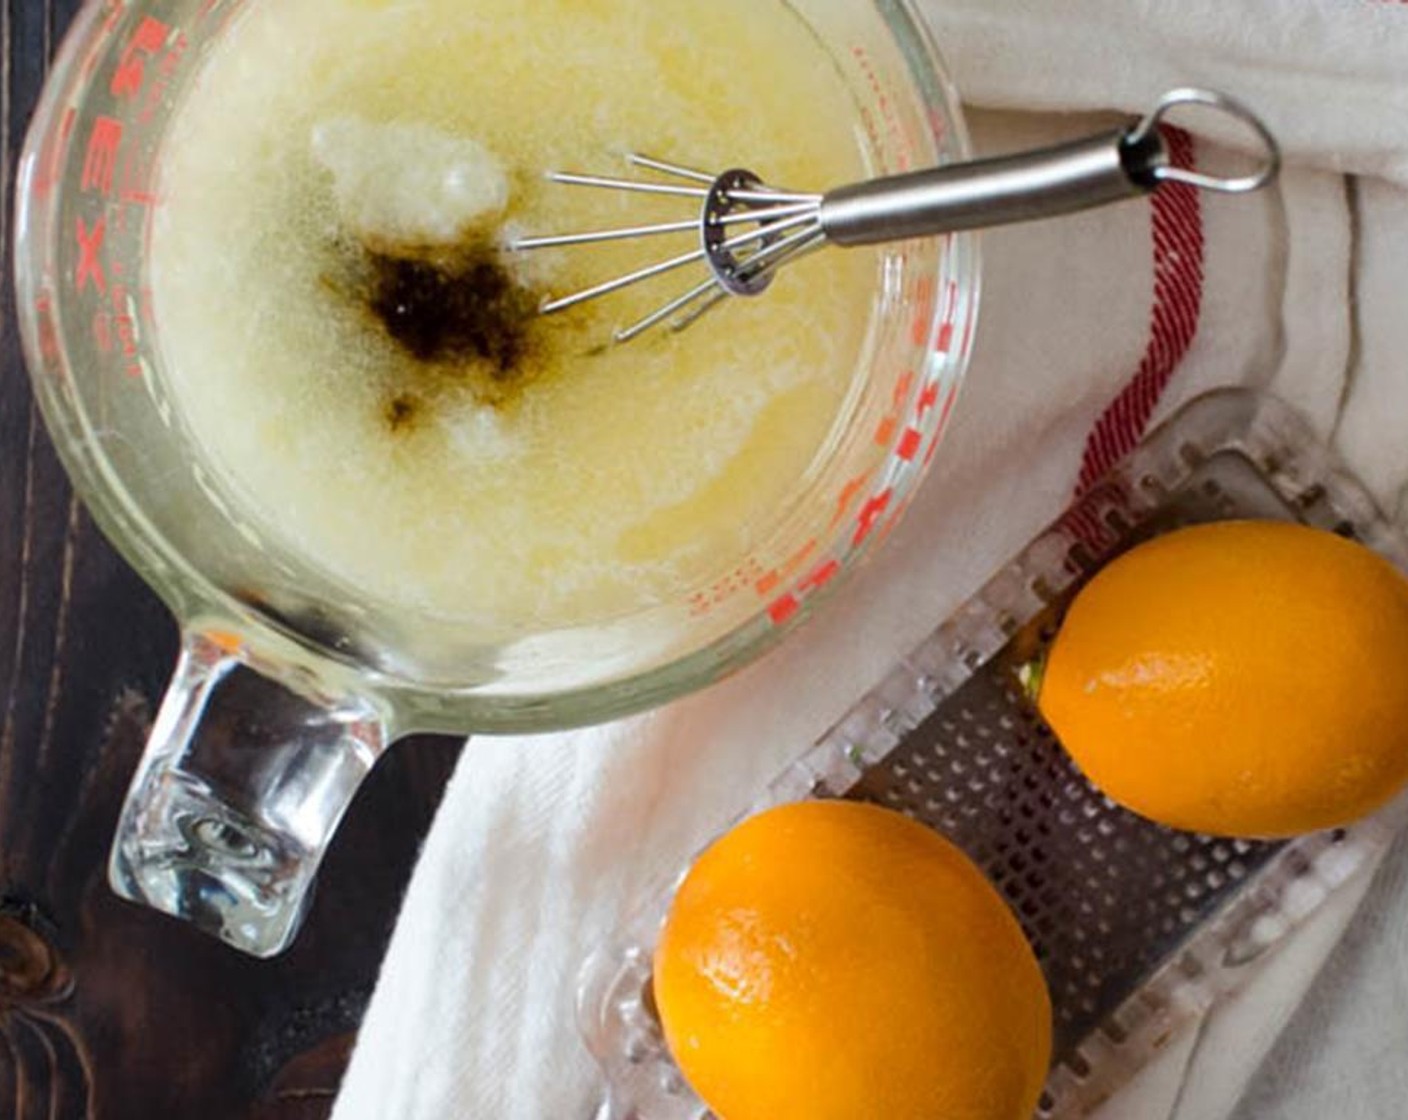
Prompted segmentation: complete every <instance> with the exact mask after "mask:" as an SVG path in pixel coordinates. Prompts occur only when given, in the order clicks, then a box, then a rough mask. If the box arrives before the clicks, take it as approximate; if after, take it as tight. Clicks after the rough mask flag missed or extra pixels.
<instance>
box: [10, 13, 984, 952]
mask: <svg viewBox="0 0 1408 1120" xmlns="http://www.w3.org/2000/svg"><path fill="white" fill-rule="evenodd" d="M792 6H793V7H794V8H795V9H796V11H797V13H798V15H799V16H800V18H802V19H803V20H805V21H806V22H807V23H808V24H809V25H810V27H811V29H812V30H813V32H814V33H815V34H816V35H817V37H818V38H819V39H820V40H821V41H822V42H823V43H825V44H826V45H827V47H828V50H829V53H830V54H831V56H832V58H833V60H834V62H835V65H836V66H837V68H838V70H839V71H840V72H841V73H842V74H843V75H844V78H845V80H846V82H847V84H848V86H849V87H850V90H851V92H852V94H853V96H854V99H855V102H856V105H857V107H858V110H859V117H860V119H861V121H862V124H863V127H862V130H861V131H862V132H863V135H862V137H861V142H862V144H863V146H864V148H865V151H866V155H867V157H868V160H869V162H870V164H871V165H872V169H873V170H874V172H875V173H877V174H880V173H891V172H899V171H905V170H908V169H910V168H912V167H916V166H922V165H925V164H930V163H941V162H953V161H957V160H960V159H963V158H965V157H966V156H967V154H968V146H967V139H966V134H965V131H964V127H963V124H962V119H961V116H960V115H959V111H958V106H957V102H956V98H955V97H954V95H953V93H952V91H951V89H950V87H949V85H948V83H947V80H946V78H945V76H944V71H943V69H942V67H941V64H940V62H939V60H938V57H937V54H936V52H935V50H934V48H933V44H932V43H931V42H930V41H929V40H928V38H927V37H926V35H925V34H924V32H923V31H922V30H921V29H920V24H919V23H918V21H917V19H916V17H915V14H914V12H913V10H912V7H911V5H910V4H909V3H908V2H907V0H899V2H896V0H877V2H876V3H875V4H874V5H857V4H853V3H849V2H847V0H795V2H794V3H793V5H792ZM241 7H242V3H241V0H140V2H122V0H91V2H90V3H88V4H87V5H86V6H85V7H84V8H83V10H82V11H81V12H80V13H79V15H78V16H77V18H76V20H75V23H74V25H73V27H72V29H71V31H70V33H69V36H68V38H67V40H66V41H65V43H64V45H63V48H62V50H61V51H60V54H59V56H58V58H57V60H56V62H55V65H54V69H53V71H52V74H51V77H50V81H49V83H48V85H47V87H46V90H45V93H44V95H43V97H42V99H41V102H40V105H39V107H38V109H37V112H36V115H35V118H34V122H33V124H32V126H31V130H30V133H29V137H28V140H27V143H26V147H25V150H24V153H23V156H22V160H21V165H20V175H19V189H18V193H17V222H16V229H17V233H18V236H17V243H16V260H15V266H16V288H17V293H18V300H19V309H20V326H21V331H22V335H23V341H24V346H25V352H26V357H27V360H28V363H29V366H30V370H31V374H32V379H33V383H34V389H35V393H36V396H37V398H38V401H39V404H40V407H41V409H42V412H43V415H44V417H45V420H46V423H47V425H48V428H49V431H50V433H51V435H52V436H53V438H54V441H55V444H56V445H57V448H58V451H59V454H60V456H61V457H62V459H63V462H64V464H65V466H66V468H67V469H68V471H69V474H70V476H71V477H72V479H73V482H74V485H75V488H76V490H77V491H78V493H79V494H80V495H81V497H82V498H83V500H84V501H85V503H86V505H87V507H88V508H89V510H90V511H91V512H92V514H93V516H94V518H95V520H96V521H97V522H98V523H99V525H100V526H101V527H102V529H103V530H104V532H105V533H106V534H107V536H108V537H109V538H110V539H111V540H112V542H113V543H114V544H115V545H116V547H117V548H118V549H119V550H120V551H121V552H122V553H123V554H124V555H125V556H126V558H127V559H128V560H129V561H130V562H131V563H132V564H133V565H134V566H135V567H136V568H137V569H138V570H139V571H140V572H141V573H142V575H143V576H144V578H146V580H147V581H148V582H149V583H150V584H151V585H152V587H153V588H154V589H155V590H156V591H157V592H158V594H159V595H161V597H162V598H163V599H164V601H165V602H166V603H167V604H168V605H169V606H170V608H171V609H172V611H173V613H174V614H175V615H176V617H177V619H178V620H179V622H180V625H181V628H182V633H183V640H182V653H181V656H180V660H179V662H178V664H177V666H176V670H175V673H174V675H173V678H172V681H171V684H170V686H169V689H168V692H167V695H166V697H165V699H164V701H163V703H162V705H161V708H160V711H159V713H158V715H157V718H156V721H155V724H154V727H153V729H152V733H151V737H150V740H149V743H148V746H147V749H146V752H145V755H144V757H143V759H142V762H141V764H140V766H139V769H138V772H137V774H136V776H135V778H134V781H133V784H132V788H131V790H130V793H129V796H128V800H127V803H126V806H125V808H124V811H123V813H122V817H121V821H120V823H119V827H118V835H117V838H116V841H115V844H114V848H113V855H112V861H111V868H110V870H111V879H112V883H113V885H114V887H115V888H116V889H117V891H118V892H119V893H121V894H123V895H124V896H126V897H128V898H131V899H134V900H136V901H139V902H143V903H146V904H148V905H151V906H154V907H156V908H158V909H160V910H163V911H166V912H168V913H171V914H173V915H176V916H178V917H181V918H184V919H186V920H189V921H192V922H194V923H195V924H197V925H198V926H200V927H201V928H203V929H205V930H207V931H209V932H211V933H214V934H216V935H218V936H220V937H221V938H223V939H224V940H225V941H227V942H228V943H230V944H231V945H234V946H236V947H237V948H239V949H242V950H244V951H246V952H251V953H255V954H259V955H270V954H273V953H276V952H278V951H279V950H280V949H282V948H283V947H285V946H286V945H287V944H288V943H289V942H290V940H291V939H292V937H293V936H294V934H295V933H296V930H297V927H298V924H299V921H300V918H301V916H302V913H303V910H304V908H305V907H306V904H307V901H308V897H309V889H310V886H311V884H312V881H313V879H314V876H315V874H316V870H317V867H318V864H319V862H320V860H321V858H322V855H323V852H324V851H325V849H326V847H327V844H328V842H329V840H330V839H331V836H332V834H333V831H334V829H335V828H336V825H337V823H338V821H339V819H340V818H341V816H342V814H343V811H344V810H345V808H346V807H347V804H348V803H349V801H350V799H351V797H352V796H353V794H354V793H355V791H356V789H357V787H358V785H359V784H360V782H361V780H362V779H363V777H364V776H365V775H366V773H367V772H368V771H369V769H370V768H371V767H372V765H374V763H375V761H376V759H377V758H378V757H379V755H380V754H381V752H382V751H383V750H384V749H385V748H386V746H387V745H388V744H390V743H391V742H393V741H394V740H396V739H397V738H399V737H401V736H403V735H405V734H407V733H410V732H412V731H442V732H454V733H476V732H495V731H516V730H526V729H545V728H555V727H564V726H570V725H575V724H581V723H587V722H592V721H596V720H601V719H606V718H609V717H612V716H615V715H618V714H622V713H625V712H628V711H632V710H636V709H640V708H643V707H646V706H649V705H652V704H656V703H660V702H662V701H664V700H667V699H669V698H670V697H673V696H676V695H678V694H680V693H682V692H684V691H687V690H689V689H692V688H695V687H698V686H700V685H702V684H704V683H706V682H708V681H710V680H712V679H715V678H717V677H718V676H720V675H722V674H724V673H727V672H729V671H730V670H732V669H734V668H736V667H738V666H740V665H742V664H743V663H745V662H746V661H748V660H750V659H751V658H753V657H755V656H757V655H758V654H759V653H760V652H762V651H763V650H765V649H766V648H768V647H769V646H770V645H771V644H772V643H774V642H776V641H777V640H778V639H779V638H780V637H781V636H782V635H784V634H785V633H787V632H788V631H789V630H791V629H792V628H793V627H795V626H796V625H797V624H798V622H799V621H800V620H801V619H802V618H804V617H805V616H806V614H807V613H808V612H809V611H810V610H811V609H812V608H813V606H814V604H815V603H816V602H817V601H819V600H820V599H821V598H822V597H824V595H825V593H826V591H827V590H828V589H830V588H832V587H833V586H834V585H835V583H836V581H837V580H838V578H839V577H841V576H842V575H843V574H844V573H845V572H846V571H847V570H849V569H850V568H852V567H853V566H854V564H855V563H856V562H857V560H858V559H859V558H860V557H861V556H862V555H863V554H864V553H865V552H866V551H867V550H868V549H869V548H870V547H871V546H872V545H873V543H874V542H875V541H877V540H878V539H880V538H882V537H883V536H884V535H885V533H886V532H887V530H888V529H889V527H890V526H891V525H893V524H894V522H895V520H896V519H897V518H898V517H899V516H900V515H901V514H902V512H903V510H904V508H905V506H906V504H907V502H908V500H909V497H910V495H911V493H912V491H913V489H914V487H915V485H916V484H917V482H918V481H919V479H920V477H921V476H922V475H923V473H924V470H925V469H926V467H927V466H928V464H929V462H930V460H931V459H932V457H933V454H934V451H935V448H936V446H937V442H938V437H939V434H940V432H941V431H942V429H943V427H944V421H945V420H946V418H947V416H948V412H949V408H950V406H951V405H952V402H953V399H954V394H955V392H956V390H957V387H958V384H959V381H960V380H961V377H962V374H963V371H964V369H965V367H966V364H967V360H968V355H969V349H970V343H971V337H972V327H973V320H974V315H975V312H976V306H977V304H976V297H977V282H978V267H977V257H976V252H975V247H974V243H973V241H972V240H971V238H970V237H969V236H968V235H964V234H956V235H952V236H948V237H944V238H940V239H935V240H931V241H927V242H924V243H908V244H903V245H898V246H893V247H890V248H887V249H886V250H884V251H883V252H882V253H881V256H880V268H879V270H878V272H877V278H876V284H875V295H874V303H873V307H872V308H871V320H872V329H871V332H870V340H869V343H868V347H867V353H866V354H865V355H864V377H863V378H861V379H860V381H859V388H858V389H857V391H856V392H854V393H853V394H852V397H851V398H850V400H849V401H848V403H847V406H846V409H845V413H844V416H843V417H842V419H841V420H840V421H839V422H838V424H837V426H836V428H835V430H834V431H833V432H832V434H831V438H830V440H829V442H828V444H827V446H826V449H825V451H824V453H823V455H822V456H821V458H820V459H819V460H818V462H817V463H816V464H814V468H813V470H812V471H811V473H810V475H809V477H808V479H807V480H806V483H805V488H804V490H803V491H802V492H801V493H799V494H798V495H796V497H795V500H794V501H793V502H792V503H791V504H790V506H789V507H788V508H787V509H785V510H781V511H779V516H778V519H777V523H776V524H775V526H773V528H772V530H771V531H770V533H769V534H767V536H766V537H765V539H764V540H763V541H762V543H761V544H760V545H758V546H757V547H756V548H755V549H753V550H752V552H751V553H750V554H748V555H744V556H738V557H736V558H734V560H733V561H732V562H731V563H729V564H727V565H725V566H723V567H721V568H720V570H718V571H716V572H714V573H712V574H711V575H710V576H709V578H707V579H704V580H701V581H700V582H699V583H698V584H697V585H696V586H693V587H690V588H688V589H687V590H685V591H684V592H682V593H681V594H680V595H679V596H678V597H677V598H675V599H674V600H673V601H670V602H666V603H661V604H657V605H654V606H652V607H650V608H649V609H646V610H640V611H637V612H635V613H633V614H631V615H628V616H625V617H619V618H613V619H609V620H606V621H603V622H600V623H597V624H593V625H590V626H582V627H576V628H564V629H561V630H557V631H553V632H540V633H524V634H517V635H512V636H510V637H508V638H504V637H503V636H500V635H495V636H488V637H486V636H482V635H475V634H472V633H470V634H467V633H465V631H464V628H463V626H462V625H459V624H449V623H446V622H445V621H444V620H441V619H437V618H434V617H429V616H426V617H408V616H407V615H406V614H405V612H404V611H401V612H394V613H393V612H389V611H387V610H385V609H384V608H381V607H379V606H378V605H377V604H375V603H373V602H369V601H366V600H365V599H364V598H363V597H360V596H359V595H358V592H357V589H356V588H354V587H348V586H344V585H340V584H338V583H337V582H335V581H334V580H333V579H332V578H331V577H329V576H328V575H326V574H325V573H323V572H321V571H319V570H316V569H314V568H313V567H312V566H311V565H308V564H307V563H304V562H301V561H300V559H299V557H297V556H295V555H290V554H288V553H287V552H285V551H282V550H281V549H280V547H279V546H278V545H277V544H276V543H274V542H271V541H269V540H266V539H265V538H264V537H263V536H261V534H260V533H259V532H258V530H257V529H256V528H255V527H254V526H253V525H252V524H251V523H250V521H249V519H247V518H246V517H245V516H244V515H243V511H242V510H241V506H240V502H239V500H238V498H237V497H236V496H235V495H234V494H233V493H232V491H231V489H230V488H229V487H228V486H227V485H226V484H225V482H224V480H223V479H222V478H221V477H220V475H219V474H218V472H215V471H213V470H212V469H211V468H210V466H209V465H208V463H207V462H206V461H205V460H204V459H203V457H202V455H201V453H200V450H199V448H198V447H197V446H195V445H194V443H193V441H192V440H191V438H190V436H189V434H188V433H187V432H186V430H185V428H184V425H183V422H182V419H181V417H180V415H179V413H178V412H177V411H176V410H175V409H174V408H173V406H172V404H171V401H170V399H169V398H168V396H167V394H166V392H165V390H164V388H163V383H162V375H161V371H162V361H163V358H162V352H161V348H160V335H161V323H160V322H159V321H158V319H157V317H156V316H155V314H154V311H153V306H152V299H151V293H150V289H149V287H148V284H147V275H146V265H147V252H146V247H147V244H148V238H149V236H150V231H151V227H152V221H153V217H154V215H155V214H156V213H157V212H158V211H159V210H160V207H161V206H162V199H161V183H160V177H159V174H158V172H159V166H160V156H161V150H162V143H163V140H164V138H165V136H166V132H167V128H168V126H169V124H170V121H171V118H172V114H173V112H174V110H175V108H176V107H177V106H178V105H179V104H180V102H181V98H182V94H183V91H184V89H186V88H187V87H188V86H189V83H190V82H191V81H192V80H193V79H194V77H195V75H196V74H197V73H198V70H199V66H200V61H201V59H202V57H203V55H204V53H205V50H206V48H207V47H208V46H209V45H210V43H211V42H213V41H214V40H215V39H217V38H218V37H219V36H220V35H221V34H222V32H223V30H224V29H225V27H226V25H227V22H228V21H229V20H230V19H232V18H236V17H237V16H238V14H239V10H240V8H241ZM368 528H369V531H375V524H374V520H373V519H370V518H369V524H368Z"/></svg>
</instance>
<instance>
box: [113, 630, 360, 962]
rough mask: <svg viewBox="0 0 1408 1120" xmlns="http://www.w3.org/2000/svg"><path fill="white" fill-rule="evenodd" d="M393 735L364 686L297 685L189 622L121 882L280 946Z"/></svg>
mask: <svg viewBox="0 0 1408 1120" xmlns="http://www.w3.org/2000/svg"><path fill="white" fill-rule="evenodd" d="M386 737H387V736H386V726H385V723H384V719H383V713H382V712H381V711H380V710H379V709H378V708H377V707H376V706H375V704H374V703H373V702H371V701H369V700H368V699H367V698H365V697H360V696H340V697H326V696H323V697H315V696H311V695H308V694H305V693H303V692H302V691H294V690H293V689H291V688H290V687H289V686H288V685H287V684H285V683H282V682H280V681H279V680H276V679H275V678H274V676H272V675H266V673H264V672H261V671H259V669H256V668H254V667H253V666H252V665H251V664H250V661H249V659H248V657H247V655H246V654H244V653H243V652H242V651H241V650H240V649H238V648H237V644H236V643H233V642H228V641H222V640H220V639H219V638H217V637H212V636H211V635H209V634H205V633H186V634H185V635H184V638H183V643H182V650H181V657H180V660H179V661H178V662H177V665H176V672H175V674H174V675H173V676H172V679H171V683H170V685H168V687H167V690H166V696H165V698H164V699H163V700H162V704H161V709H160V711H159V712H158V713H157V718H156V722H155V724H154V725H153V727H152V732H151V736H150V737H149V738H148V740H147V746H146V750H145V751H144V752H143V755H142V760H141V762H140V764H139V765H138V768H137V773H136V776H135V777H134V778H133V780H132V785H131V787H130V789H129V790H128V792H127V801H126V803H125V804H124V805H123V808H122V816H121V819H120V820H119V822H118V828H117V838H116V840H115V841H114V843H113V849H112V857H111V859H110V861H109V864H108V878H109V880H110V881H111V883H112V886H113V889H114V890H115V891H116V892H117V893H118V894H119V895H121V896H122V897H124V898H128V899H131V900H132V901H134V902H139V903H142V904H144V905H146V906H150V907H153V908H154V909H157V910H161V911H163V912H165V913H167V914H171V915H174V916H175V917H178V918H181V919H184V920H185V921H188V922H191V923H192V924H193V925H195V926H197V927H198V928H200V929H202V930H204V931H205V932H207V933H212V934H214V935H215V936H217V937H219V938H220V939H221V940H222V941H224V942H226V943H227V944H229V945H232V946H234V947H235V948H236V949H239V950H240V951H242V952H245V953H250V954H252V955H254V956H258V957H270V956H273V955H275V954H276V953H279V952H281V951H282V950H283V949H285V948H287V947H288V945H289V944H290V943H291V942H292V941H293V939H294V937H295V935H296V934H297V933H298V927H299V926H300V925H301V923H302V921H303V916H304V913H305V912H306V910H307V907H308V903H309V901H310V899H311V897H312V886H313V880H314V877H315V876H316V874H317V871H318V865H319V864H320V863H321V862H322V858H323V854H324V852H326V850H327V847H328V843H329V842H330V841H331V839H332V835H333V832H334V831H335V830H336V828H337V825H338V822H339V821H341V819H342V815H343V813H344V812H345V811H346V809H347V806H348V805H349V804H350V803H351V800H352V796H353V794H355V793H356V792H357V788H358V787H359V786H360V785H361V783H362V779H363V778H365V777H366V775H367V774H368V773H369V772H370V770H371V768H372V766H373V765H375V763H376V760H377V759H378V758H379V757H380V755H381V753H382V751H383V750H384V749H385V747H386Z"/></svg>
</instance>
